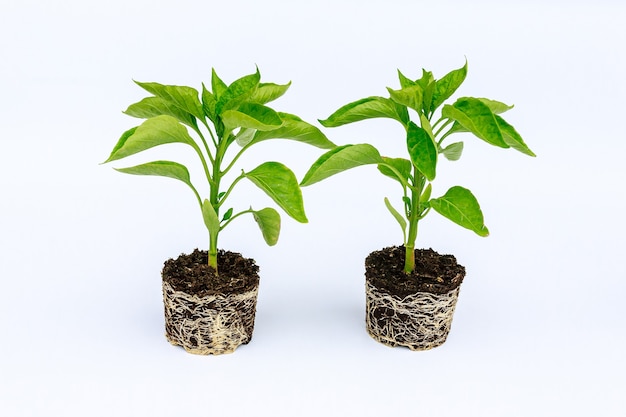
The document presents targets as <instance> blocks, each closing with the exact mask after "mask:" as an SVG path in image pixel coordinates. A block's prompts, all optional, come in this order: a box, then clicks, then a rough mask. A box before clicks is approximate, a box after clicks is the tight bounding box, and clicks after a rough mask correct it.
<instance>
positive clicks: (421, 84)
mask: <svg viewBox="0 0 626 417" xmlns="http://www.w3.org/2000/svg"><path fill="white" fill-rule="evenodd" d="M466 75H467V62H466V63H465V65H463V67H461V68H458V69H456V70H453V71H450V72H449V73H448V74H446V75H445V76H443V77H442V78H440V79H435V78H434V76H433V74H432V72H430V71H426V70H422V76H421V78H419V79H416V80H412V79H409V78H408V77H406V76H405V75H404V74H403V73H402V72H400V71H398V78H399V82H400V88H399V89H392V88H387V91H388V93H389V97H381V96H371V97H367V98H363V99H360V100H357V101H354V102H351V103H349V104H346V105H345V106H342V107H341V108H339V109H338V110H337V111H335V112H334V113H333V114H331V115H330V116H329V117H328V118H327V119H325V120H320V123H321V124H322V125H323V126H325V127H337V126H342V125H345V124H348V123H353V122H358V121H362V120H366V119H373V118H388V119H392V120H395V121H397V122H399V123H400V124H402V126H403V127H404V129H405V132H406V136H405V141H406V150H407V154H408V158H406V157H404V158H390V157H385V156H381V154H380V152H379V151H378V150H377V149H376V148H375V147H374V146H372V145H370V144H356V145H344V146H339V147H337V148H334V149H332V150H330V151H328V152H327V153H325V154H323V155H322V156H321V157H320V158H319V159H318V160H317V161H316V162H315V163H314V164H313V166H312V167H311V168H310V169H309V171H308V172H307V173H306V175H305V177H304V179H303V180H302V182H301V185H302V186H307V185H311V184H314V183H316V182H318V181H321V180H323V179H325V178H328V177H330V176H332V175H335V174H337V173H339V172H342V171H345V170H347V169H351V168H354V167H357V166H361V165H371V164H374V165H376V166H377V167H378V170H379V171H380V172H381V173H382V174H383V175H385V176H387V177H389V178H392V179H393V180H395V181H396V182H398V183H399V184H400V185H401V186H402V190H403V195H402V209H401V210H397V209H396V208H395V207H394V206H393V205H392V204H391V202H390V201H389V199H387V198H385V205H386V207H387V208H388V210H389V211H390V212H391V214H392V215H393V217H394V218H395V219H396V221H397V222H398V224H399V225H400V227H401V228H402V233H403V235H404V244H405V245H406V246H407V256H408V250H409V249H412V248H413V247H414V244H415V239H416V236H417V223H418V222H419V221H420V220H421V219H422V218H424V216H426V214H428V212H429V211H430V210H431V209H433V210H435V211H436V212H438V213H439V214H441V215H443V216H444V217H446V218H448V219H450V220H451V221H453V222H455V223H456V224H458V225H460V226H462V227H464V228H467V229H469V230H472V231H474V232H475V233H477V234H478V235H480V236H487V235H488V234H489V231H488V229H487V227H486V226H485V224H484V220H483V214H482V211H481V209H480V206H479V204H478V201H477V199H476V197H475V196H474V195H473V194H472V193H471V191H469V190H468V189H466V188H464V187H461V186H454V187H452V188H450V189H449V190H448V191H447V192H446V193H445V194H443V195H442V196H440V197H436V198H433V197H431V192H432V185H431V182H432V181H433V180H434V179H435V178H436V175H437V168H438V162H439V159H440V155H443V156H444V157H445V158H447V159H448V160H451V161H456V160H458V159H459V158H460V157H461V155H462V152H463V142H462V141H458V142H453V143H450V144H447V145H444V141H445V140H446V139H447V138H448V137H450V136H452V135H454V134H458V133H463V132H468V133H471V134H472V135H473V136H474V137H477V138H479V139H481V140H483V141H485V142H486V143H488V144H490V145H494V146H497V147H500V148H513V149H515V150H517V151H520V152H522V153H524V154H526V155H529V156H535V154H534V153H533V152H532V151H531V150H530V148H529V147H528V146H527V145H526V143H525V142H524V140H523V139H522V137H521V136H520V134H519V133H518V132H517V131H516V130H515V128H514V127H513V126H512V125H511V124H509V123H508V122H507V121H506V120H504V118H502V116H501V114H502V113H504V112H506V111H507V110H510V109H511V108H512V107H513V106H509V105H506V104H504V103H502V102H499V101H495V100H490V99H485V98H475V97H461V98H458V99H457V100H456V101H454V102H453V103H452V104H449V103H447V100H448V99H450V97H452V95H453V94H454V93H455V92H456V91H457V89H458V88H459V87H460V86H461V84H462V83H463V81H464V80H465V77H466ZM405 271H406V272H411V271H412V265H411V262H410V261H407V266H405Z"/></svg>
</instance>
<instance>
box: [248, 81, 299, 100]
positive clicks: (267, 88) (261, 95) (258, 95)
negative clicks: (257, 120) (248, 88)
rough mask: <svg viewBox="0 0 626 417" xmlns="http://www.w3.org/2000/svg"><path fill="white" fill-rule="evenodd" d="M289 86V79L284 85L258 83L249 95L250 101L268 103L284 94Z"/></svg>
mask: <svg viewBox="0 0 626 417" xmlns="http://www.w3.org/2000/svg"><path fill="white" fill-rule="evenodd" d="M289 86H291V81H290V82H289V83H287V84H284V85H279V84H274V83H260V84H259V86H258V88H257V89H256V91H255V92H254V94H252V96H251V97H250V101H252V102H254V103H259V104H265V103H269V102H270V101H274V100H276V99H277V98H279V97H280V96H282V95H283V94H285V92H286V91H287V90H288V89H289Z"/></svg>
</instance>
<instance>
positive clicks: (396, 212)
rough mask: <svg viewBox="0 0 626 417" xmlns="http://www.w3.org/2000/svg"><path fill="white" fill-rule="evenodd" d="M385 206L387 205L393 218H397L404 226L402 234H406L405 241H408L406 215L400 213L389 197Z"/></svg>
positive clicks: (402, 226)
mask: <svg viewBox="0 0 626 417" xmlns="http://www.w3.org/2000/svg"><path fill="white" fill-rule="evenodd" d="M385 206H387V210H389V212H390V213H391V215H392V216H393V218H394V219H396V221H397V222H398V224H399V225H400V227H401V228H402V235H403V236H404V238H403V241H404V242H406V220H404V217H403V216H402V215H401V214H400V213H398V210H396V209H395V208H394V207H393V206H392V205H391V203H390V202H389V199H388V198H387V197H385Z"/></svg>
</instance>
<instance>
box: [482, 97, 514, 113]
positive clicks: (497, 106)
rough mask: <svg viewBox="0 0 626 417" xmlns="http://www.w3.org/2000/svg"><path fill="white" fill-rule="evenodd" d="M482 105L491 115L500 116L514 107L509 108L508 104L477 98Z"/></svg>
mask: <svg viewBox="0 0 626 417" xmlns="http://www.w3.org/2000/svg"><path fill="white" fill-rule="evenodd" d="M478 100H480V101H481V102H482V103H483V104H485V105H486V106H487V107H489V109H490V110H491V111H492V112H493V114H501V113H504V112H505V111H508V110H511V109H512V108H513V107H514V106H512V105H511V106H509V105H508V104H504V103H502V102H500V101H496V100H490V99H488V98H479V99H478Z"/></svg>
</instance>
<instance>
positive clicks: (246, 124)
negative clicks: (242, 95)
mask: <svg viewBox="0 0 626 417" xmlns="http://www.w3.org/2000/svg"><path fill="white" fill-rule="evenodd" d="M221 116H222V122H224V126H225V128H226V131H231V130H233V129H235V128H238V127H242V128H248V129H256V130H274V129H277V128H279V127H280V126H281V125H282V124H283V121H282V120H281V118H280V116H279V115H278V114H277V113H276V112H275V111H274V110H272V109H270V108H269V107H266V106H264V105H262V104H258V103H242V104H241V105H239V107H238V108H237V110H225V111H224V112H223V113H222V115H221Z"/></svg>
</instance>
